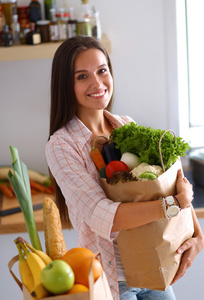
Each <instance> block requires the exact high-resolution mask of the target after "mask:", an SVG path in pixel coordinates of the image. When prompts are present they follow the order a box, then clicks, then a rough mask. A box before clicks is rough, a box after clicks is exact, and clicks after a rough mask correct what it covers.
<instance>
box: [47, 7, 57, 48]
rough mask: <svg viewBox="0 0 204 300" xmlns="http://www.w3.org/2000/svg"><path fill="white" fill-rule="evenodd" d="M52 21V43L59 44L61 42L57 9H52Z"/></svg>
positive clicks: (50, 31)
mask: <svg viewBox="0 0 204 300" xmlns="http://www.w3.org/2000/svg"><path fill="white" fill-rule="evenodd" d="M50 20H51V21H50V24H49V33H50V41H51V42H57V41H58V40H59V31H58V24H57V18H56V10H55V8H51V9H50Z"/></svg>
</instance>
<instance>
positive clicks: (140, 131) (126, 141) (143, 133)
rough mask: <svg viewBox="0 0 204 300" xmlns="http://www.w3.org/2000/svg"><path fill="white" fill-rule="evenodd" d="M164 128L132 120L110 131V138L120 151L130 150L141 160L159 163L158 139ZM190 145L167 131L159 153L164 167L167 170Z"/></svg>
mask: <svg viewBox="0 0 204 300" xmlns="http://www.w3.org/2000/svg"><path fill="white" fill-rule="evenodd" d="M164 132H165V130H161V129H152V128H151V127H145V126H140V125H138V124H136V123H134V122H131V123H129V124H126V125H123V126H121V127H119V128H116V129H114V130H113V131H112V133H111V136H110V138H112V139H113V141H114V142H115V144H116V148H118V149H120V150H121V153H122V154H123V153H125V152H131V153H134V154H136V155H137V156H138V157H139V159H140V163H141V162H146V163H148V164H150V165H160V166H161V160H160V156H159V140H160V137H161V135H162V134H163V133H164ZM189 149H190V146H189V144H188V143H187V142H185V141H184V140H183V139H182V138H181V137H177V138H176V141H175V137H174V136H173V135H172V133H171V132H167V133H166V134H165V135H164V137H163V138H162V142H161V153H162V158H163V162H164V167H165V169H166V170H167V169H168V168H170V167H171V166H172V164H173V163H174V162H175V161H176V160H177V159H178V157H181V156H184V155H185V153H186V150H189Z"/></svg>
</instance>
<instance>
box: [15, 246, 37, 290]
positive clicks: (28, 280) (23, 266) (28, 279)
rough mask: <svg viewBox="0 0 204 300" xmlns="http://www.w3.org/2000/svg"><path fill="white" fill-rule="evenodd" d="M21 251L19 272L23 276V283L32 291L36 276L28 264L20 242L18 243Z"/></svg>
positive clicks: (19, 251)
mask: <svg viewBox="0 0 204 300" xmlns="http://www.w3.org/2000/svg"><path fill="white" fill-rule="evenodd" d="M16 246H17V248H18V253H19V264H18V267H19V273H20V277H21V281H22V283H23V285H24V286H25V287H26V288H27V290H28V291H29V292H31V291H32V290H33V288H34V278H33V274H32V273H31V270H30V268H29V266H28V263H27V260H26V258H25V257H24V255H23V252H22V248H21V246H20V244H19V243H17V244H16Z"/></svg>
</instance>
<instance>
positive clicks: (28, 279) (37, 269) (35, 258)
mask: <svg viewBox="0 0 204 300" xmlns="http://www.w3.org/2000/svg"><path fill="white" fill-rule="evenodd" d="M14 242H15V243H16V246H17V248H18V253H19V273H20V277H21V280H22V283H23V285H24V286H25V287H26V288H27V290H28V291H29V292H30V294H31V296H32V297H33V298H34V299H41V298H44V297H48V296H49V295H50V293H49V292H48V291H47V290H46V289H45V287H44V286H43V284H42V282H41V272H42V270H43V269H44V268H45V266H46V265H47V264H49V263H50V262H51V261H52V259H51V258H50V257H49V256H48V255H47V254H46V253H45V252H43V251H40V250H37V249H35V248H33V247H32V246H31V245H30V244H29V243H27V242H26V241H25V240H24V239H22V238H21V237H18V238H17V239H15V241H14Z"/></svg>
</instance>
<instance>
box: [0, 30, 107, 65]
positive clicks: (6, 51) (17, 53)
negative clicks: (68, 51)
mask: <svg viewBox="0 0 204 300" xmlns="http://www.w3.org/2000/svg"><path fill="white" fill-rule="evenodd" d="M101 43H102V44H103V45H104V47H105V48H106V50H107V51H108V52H109V53H111V43H110V40H109V39H108V37H107V36H106V35H105V34H103V35H102V39H101ZM60 44H61V42H57V43H43V44H40V45H18V46H11V47H0V61H16V60H32V59H45V58H53V56H54V53H55V51H56V50H57V48H58V47H59V46H60Z"/></svg>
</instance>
